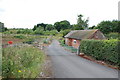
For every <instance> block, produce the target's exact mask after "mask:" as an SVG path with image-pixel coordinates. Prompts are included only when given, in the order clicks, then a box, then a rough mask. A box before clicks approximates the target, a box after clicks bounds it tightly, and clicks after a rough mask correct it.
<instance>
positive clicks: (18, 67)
mask: <svg viewBox="0 0 120 80" xmlns="http://www.w3.org/2000/svg"><path fill="white" fill-rule="evenodd" d="M47 38H48V36H40V35H3V36H2V45H3V46H4V45H6V44H7V46H6V47H3V48H2V77H3V78H36V77H39V75H40V72H41V71H42V65H43V64H44V61H45V54H44V52H43V51H42V50H40V49H39V48H37V47H35V46H33V45H34V42H38V43H43V42H44V40H46V39H47ZM8 41H12V42H13V44H8ZM29 41H33V43H31V44H29V43H27V42H29ZM16 44H20V45H17V46H14V45H16Z"/></svg>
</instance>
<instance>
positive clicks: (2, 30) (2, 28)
mask: <svg viewBox="0 0 120 80" xmlns="http://www.w3.org/2000/svg"><path fill="white" fill-rule="evenodd" d="M7 30H8V29H7V28H6V27H4V23H2V22H0V32H5V31H7Z"/></svg>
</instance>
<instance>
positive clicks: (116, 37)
mask: <svg viewBox="0 0 120 80" xmlns="http://www.w3.org/2000/svg"><path fill="white" fill-rule="evenodd" d="M105 36H106V37H107V38H108V39H118V38H119V39H120V36H119V33H109V34H106V35H105Z"/></svg>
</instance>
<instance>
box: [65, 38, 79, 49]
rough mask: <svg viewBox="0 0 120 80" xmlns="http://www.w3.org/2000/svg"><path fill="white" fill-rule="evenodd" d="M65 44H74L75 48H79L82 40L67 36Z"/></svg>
mask: <svg viewBox="0 0 120 80" xmlns="http://www.w3.org/2000/svg"><path fill="white" fill-rule="evenodd" d="M65 44H67V45H68V46H72V47H74V48H78V47H79V45H80V40H76V39H71V38H65Z"/></svg>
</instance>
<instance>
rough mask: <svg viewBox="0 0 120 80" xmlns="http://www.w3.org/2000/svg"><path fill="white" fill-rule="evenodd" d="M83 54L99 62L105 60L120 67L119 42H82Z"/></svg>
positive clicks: (115, 40) (113, 40) (114, 40)
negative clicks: (119, 57)
mask: <svg viewBox="0 0 120 80" xmlns="http://www.w3.org/2000/svg"><path fill="white" fill-rule="evenodd" d="M80 48H81V52H83V53H85V54H86V55H89V56H92V57H94V58H96V59H97V60H104V61H109V62H112V63H114V64H116V65H120V60H119V59H118V40H117V39H112V40H82V41H81V47H80Z"/></svg>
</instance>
